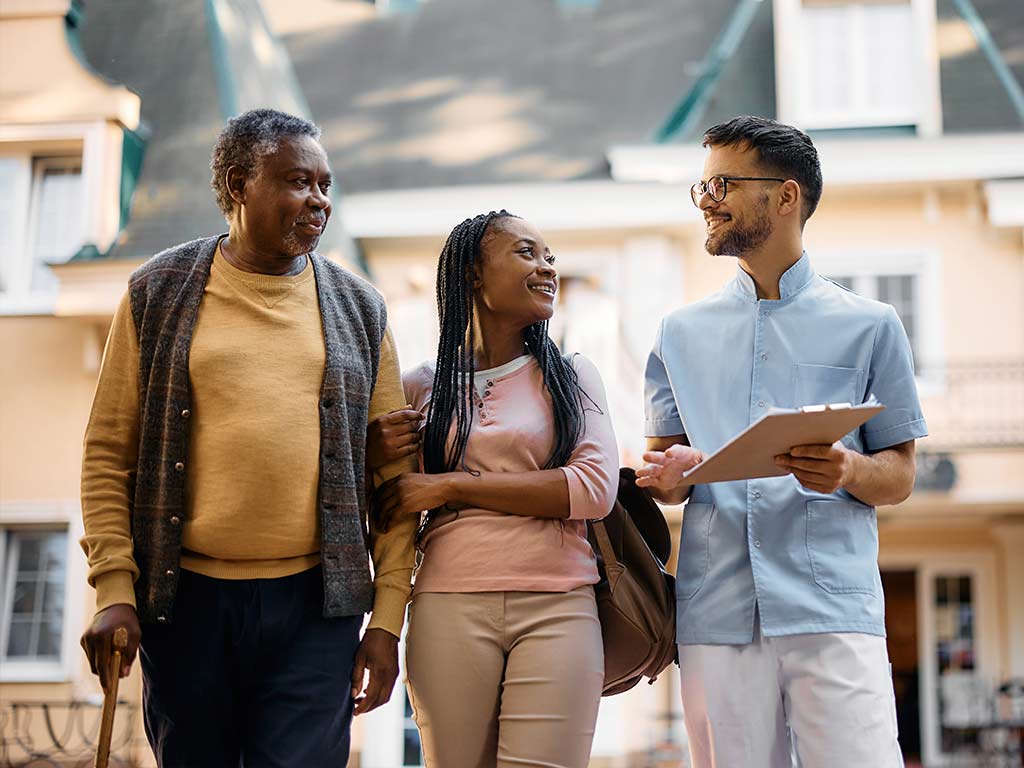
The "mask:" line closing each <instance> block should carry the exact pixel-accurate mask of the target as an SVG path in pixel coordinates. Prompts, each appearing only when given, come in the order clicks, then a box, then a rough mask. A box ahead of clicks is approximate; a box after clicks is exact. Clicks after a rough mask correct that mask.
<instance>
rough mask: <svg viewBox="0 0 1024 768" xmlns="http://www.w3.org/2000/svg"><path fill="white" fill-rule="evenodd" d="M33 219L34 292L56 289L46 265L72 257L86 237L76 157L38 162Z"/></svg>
mask: <svg viewBox="0 0 1024 768" xmlns="http://www.w3.org/2000/svg"><path fill="white" fill-rule="evenodd" d="M37 164H38V166H37V169H36V175H35V180H36V189H35V190H34V192H35V211H34V213H35V215H34V217H33V219H34V221H33V225H34V226H33V230H34V231H33V235H34V238H33V241H34V245H35V247H34V248H33V260H32V262H33V266H32V283H31V288H32V290H33V291H36V290H46V289H49V288H53V287H55V286H56V280H55V278H54V276H53V274H52V273H51V272H50V270H49V269H48V268H47V266H46V265H47V264H53V263H63V262H65V261H67V260H68V259H70V258H71V257H72V256H74V255H75V252H76V251H78V249H79V248H80V247H81V246H82V245H83V239H84V237H85V210H84V203H85V201H84V200H83V195H82V163H81V161H80V160H78V159H77V158H67V159H63V158H62V159H53V158H45V159H41V160H38V161H37Z"/></svg>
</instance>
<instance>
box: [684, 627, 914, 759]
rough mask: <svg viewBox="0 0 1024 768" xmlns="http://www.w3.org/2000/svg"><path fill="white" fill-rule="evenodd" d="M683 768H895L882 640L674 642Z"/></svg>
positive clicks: (852, 636) (839, 636)
mask: <svg viewBox="0 0 1024 768" xmlns="http://www.w3.org/2000/svg"><path fill="white" fill-rule="evenodd" d="M679 665H680V669H681V677H682V696H683V715H684V719H685V721H686V735H687V738H688V739H689V742H690V758H691V760H692V761H693V768H782V767H783V766H786V767H787V768H788V767H789V766H793V765H797V766H800V768H901V767H902V765H903V758H902V756H901V753H900V748H899V744H898V742H897V740H896V700H895V698H894V696H893V689H892V678H891V676H890V669H889V655H888V652H887V650H886V647H885V638H883V637H876V636H875V635H866V634H858V633H836V634H813V635H790V636H787V637H762V636H761V633H760V627H759V626H758V622H757V620H756V618H755V621H754V642H753V643H751V644H750V645H680V646H679Z"/></svg>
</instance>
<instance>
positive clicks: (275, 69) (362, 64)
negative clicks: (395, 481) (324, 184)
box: [78, 0, 1024, 257]
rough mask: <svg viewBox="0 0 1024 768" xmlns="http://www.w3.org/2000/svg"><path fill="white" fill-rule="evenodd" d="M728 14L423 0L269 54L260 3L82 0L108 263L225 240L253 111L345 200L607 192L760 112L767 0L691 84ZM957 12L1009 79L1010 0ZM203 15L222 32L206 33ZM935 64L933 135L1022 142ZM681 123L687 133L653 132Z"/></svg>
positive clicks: (977, 54) (975, 70)
mask: <svg viewBox="0 0 1024 768" xmlns="http://www.w3.org/2000/svg"><path fill="white" fill-rule="evenodd" d="M333 1H334V2H335V3H337V4H338V5H339V6H341V5H346V4H347V5H349V6H352V7H353V8H355V7H360V8H363V9H364V10H366V9H365V6H364V5H363V4H362V2H361V0H333ZM264 2H277V3H280V2H285V0H264ZM744 7H747V8H750V7H753V6H752V5H751V4H750V0H716V2H713V3H712V2H708V1H707V0H593V1H592V2H588V3H575V4H574V3H573V2H555V0H516V2H508V0H430V2H426V3H421V4H420V5H419V7H418V8H416V9H415V10H413V11H410V12H405V13H393V14H377V13H371V12H364V13H362V14H356V15H352V14H348V15H344V16H343V17H342V18H344V20H343V21H335V22H333V23H332V22H325V23H324V24H322V25H320V26H319V27H318V28H317V29H316V30H315V31H313V32H305V33H301V34H291V35H288V36H286V37H284V38H283V40H282V41H280V42H279V41H275V40H274V39H272V37H270V36H269V35H267V34H265V32H266V21H265V19H264V17H263V13H262V10H261V7H260V4H259V0H230V1H229V0H176V2H174V3H170V2H165V1H163V0H135V2H131V3H125V2H121V1H120V0H88V2H87V3H86V5H85V8H84V14H83V17H82V20H81V23H80V28H79V30H78V36H79V38H80V43H81V47H82V50H83V51H84V54H85V56H86V57H87V59H88V61H89V63H90V64H91V66H93V67H94V68H95V69H96V70H97V71H99V72H100V73H101V74H103V75H104V76H105V77H107V78H109V79H111V80H113V81H116V82H120V83H123V84H125V85H127V86H128V87H129V88H131V89H132V90H134V91H135V92H136V93H138V94H139V95H140V97H141V98H142V120H143V124H144V128H145V130H146V131H147V132H148V142H147V146H146V151H145V156H144V161H143V165H142V170H141V175H140V177H139V183H138V187H137V190H136V193H135V197H134V201H133V205H132V211H131V217H130V220H129V223H128V225H127V227H126V228H125V230H124V232H122V235H121V237H120V238H119V241H118V243H117V244H116V245H115V247H114V249H113V250H112V252H111V254H110V255H114V256H123V257H138V256H147V255H149V254H152V253H155V252H156V251H158V250H160V249H162V248H164V247H167V246H169V245H173V244H175V243H177V242H180V241H182V240H186V239H190V238H193V237H197V236H201V235H209V234H213V233H215V232H218V231H223V230H224V229H225V223H224V221H223V218H222V217H221V215H220V212H219V211H218V210H217V207H216V205H215V203H214V198H213V194H212V192H211V191H210V189H209V168H208V162H209V154H210V149H211V147H212V145H213V142H214V140H215V139H216V136H217V133H218V131H219V130H220V128H221V127H222V125H223V123H224V120H225V118H226V116H227V115H228V114H229V113H233V112H236V111H239V110H242V109H247V108H249V107H253V106H277V107H279V108H282V109H286V110H288V111H292V112H298V113H299V114H302V113H304V112H307V111H308V113H309V114H311V115H312V117H313V118H314V119H315V120H316V121H317V122H318V123H319V124H320V125H321V127H322V128H323V131H324V135H323V143H324V145H325V147H326V148H327V150H328V153H329V155H330V158H331V163H332V165H333V167H334V170H335V175H336V178H338V179H339V180H340V187H341V193H342V194H344V193H345V192H368V191H377V190H391V189H407V188H416V187H426V186H448V185H457V184H466V183H473V184H480V183H503V182H517V181H543V180H553V181H563V180H571V179H582V178H607V176H608V167H607V161H606V153H607V150H608V148H609V147H610V146H612V145H615V144H623V143H644V142H648V141H653V140H655V139H656V138H657V137H659V136H661V137H662V138H665V139H667V140H671V141H693V140H696V139H697V138H698V137H699V135H700V133H701V131H702V130H703V128H705V127H706V126H708V125H710V124H712V123H715V122H718V121H720V120H723V119H726V118H728V117H731V116H733V115H736V114H742V113H753V114H762V115H767V116H773V115H774V114H775V111H776V107H775V82H774V72H775V68H774V63H773V28H772V12H771V11H772V3H771V2H769V1H768V0H764V2H761V3H758V4H757V6H756V9H755V10H754V11H753V13H752V16H751V17H750V23H749V26H745V29H744V31H743V35H742V39H741V41H740V43H739V44H738V45H737V46H736V48H735V51H734V53H733V54H732V55H731V56H730V57H729V58H728V59H727V60H726V61H725V62H724V64H723V65H722V66H721V67H718V68H715V69H714V77H710V78H708V77H704V78H703V80H702V79H701V76H702V75H706V74H707V72H708V71H709V70H708V66H707V65H708V63H709V62H710V61H712V60H713V56H712V54H713V53H714V52H715V51H719V50H721V48H719V42H720V37H721V36H722V35H723V30H726V29H728V28H729V26H730V22H733V21H735V19H737V18H739V17H740V12H741V11H742V9H743V8H744ZM973 7H974V8H976V9H977V13H978V15H979V17H980V19H981V21H982V22H983V24H984V25H985V27H986V28H987V30H988V31H989V34H990V35H991V38H992V40H993V42H994V47H995V49H996V50H997V52H998V54H999V56H1000V57H1001V59H1002V61H1004V62H1005V63H1006V65H1007V66H1008V67H1009V71H1010V72H1011V73H1012V74H1013V76H1014V77H1016V79H1017V82H1024V2H1021V0H974V3H973ZM211 9H219V11H217V12H213V11H211ZM211 12H213V13H214V16H213V18H211V17H210V16H209V14H210V13H211ZM218 12H219V13H221V14H225V13H230V14H233V18H234V22H235V23H233V24H226V25H225V24H223V23H219V22H218V21H217V13H218ZM289 12H292V11H289ZM938 15H939V22H940V24H943V23H950V22H956V23H960V22H961V20H962V16H961V15H960V10H959V9H958V6H957V4H956V3H955V2H954V0H938ZM221 21H223V19H221ZM282 42H283V45H282V44H281V43H282ZM940 66H941V85H942V108H943V119H944V129H945V130H946V131H947V132H950V133H956V132H967V131H987V130H1013V129H1019V128H1020V126H1021V120H1020V117H1019V116H1018V115H1017V114H1016V112H1015V111H1014V109H1013V105H1012V102H1011V99H1010V97H1009V95H1008V92H1007V89H1006V86H1005V83H1001V82H1000V81H999V79H998V77H997V76H996V72H995V70H994V69H993V67H992V64H991V62H990V60H989V59H988V58H986V56H985V54H984V53H983V52H982V51H981V50H980V49H976V48H969V49H967V50H966V51H963V52H957V51H950V52H946V53H944V54H943V58H942V60H941V63H940ZM702 83H703V84H702ZM697 86H700V87H697ZM307 105H308V106H307ZM679 114H684V115H686V116H688V118H689V119H687V120H684V121H682V122H681V123H677V124H676V125H677V126H678V125H681V126H683V127H682V128H680V129H678V130H675V131H667V132H666V128H667V127H668V126H670V125H672V123H671V122H669V118H670V117H672V116H673V115H679ZM396 215H401V212H400V211H396ZM328 237H330V238H331V239H330V241H327V240H325V243H324V248H325V250H326V249H329V248H332V247H341V248H343V249H345V248H347V246H348V244H349V243H348V239H347V237H346V236H345V233H344V228H343V227H342V226H341V222H340V221H338V220H337V217H335V220H334V221H332V225H331V227H330V228H329V229H328Z"/></svg>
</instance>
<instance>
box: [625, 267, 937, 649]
mask: <svg viewBox="0 0 1024 768" xmlns="http://www.w3.org/2000/svg"><path fill="white" fill-rule="evenodd" d="M779 291H780V295H781V298H780V299H779V300H777V301H769V300H758V298H757V294H756V291H755V287H754V282H753V280H752V279H751V277H750V276H749V275H748V274H747V273H746V272H744V271H743V270H742V269H741V268H739V267H737V274H736V277H735V278H734V279H733V280H732V281H731V282H730V283H729V284H728V285H726V286H725V287H724V288H723V289H722V290H720V291H718V292H717V293H715V294H713V295H712V296H709V297H708V298H706V299H704V300H702V301H699V302H697V303H695V304H692V305H690V306H687V307H684V308H682V309H680V310H678V311H676V312H673V313H672V314H670V315H668V316H667V317H666V318H665V319H664V320H663V321H662V323H661V326H660V328H659V329H658V336H657V339H656V340H655V343H654V349H653V350H652V352H651V354H650V357H649V358H648V362H647V370H646V374H645V379H646V380H645V390H646V392H645V394H646V397H645V401H646V432H647V434H648V435H649V436H652V437H657V436H667V435H678V434H685V435H687V437H688V438H689V442H690V444H691V445H693V446H694V447H696V448H699V449H700V450H702V451H704V452H705V454H708V453H712V452H714V451H715V450H717V449H718V448H720V447H721V446H722V445H724V444H725V443H726V442H728V441H729V440H730V439H731V438H732V437H734V436H735V435H736V434H737V433H739V432H741V431H742V430H744V429H746V428H747V427H748V426H749V425H750V424H752V423H753V422H754V421H756V420H757V419H758V418H760V417H761V416H762V415H764V414H765V413H766V412H767V411H768V409H770V408H772V407H783V408H794V407H799V406H804V405H814V404H820V403H839V402H849V403H862V402H864V401H866V400H867V399H868V397H869V396H870V395H874V396H875V397H876V398H877V399H878V400H879V402H881V403H882V404H883V405H885V406H886V410H885V411H883V412H882V413H880V414H879V415H877V416H875V417H874V418H873V419H871V420H870V421H868V422H867V423H866V424H865V425H864V426H863V427H861V428H860V429H859V430H856V431H854V432H851V433H850V434H849V435H847V436H846V437H844V438H843V443H844V444H845V445H846V446H847V447H849V448H852V449H853V450H857V451H861V452H869V453H870V452H874V451H879V450H882V449H883V448H888V447H890V446H893V445H897V444H899V443H904V442H906V441H908V440H913V439H915V438H919V437H924V436H925V435H927V428H926V426H925V421H924V417H923V415H922V413H921V406H920V403H919V401H918V396H917V387H916V385H915V382H914V372H913V362H912V359H911V352H910V344H909V342H908V341H907V336H906V333H905V331H904V330H903V326H902V324H901V323H900V321H899V318H898V317H897V315H896V312H895V310H893V308H892V307H891V306H889V305H888V304H883V303H880V302H877V301H873V300H871V299H865V298H863V297H861V296H858V295H856V294H854V293H852V292H850V291H848V290H846V289H845V288H843V287H841V286H839V285H837V284H835V283H833V282H831V281H830V280H827V279H825V278H823V277H821V276H820V275H817V274H816V273H815V272H814V271H813V270H812V268H811V264H810V261H809V259H808V257H807V254H806V253H805V254H804V255H803V256H802V257H801V259H800V260H799V261H798V262H797V263H796V264H794V265H793V266H792V267H790V268H789V270H787V271H786V273H785V274H784V275H783V276H782V279H781V280H780V283H779ZM676 598H677V600H678V626H677V635H676V638H677V642H680V643H684V644H703V643H737V644H742V643H749V642H751V641H752V639H753V625H754V609H755V605H756V606H757V608H758V612H759V620H760V625H761V631H762V633H763V634H764V635H766V636H773V635H776V636H777V635H791V634H799V633H809V632H866V633H869V634H874V635H883V636H884V635H885V623H884V601H883V596H882V583H881V577H880V575H879V572H878V527H877V523H876V519H875V509H874V507H870V506H867V505H865V504H861V503H860V502H859V501H857V500H856V499H854V498H853V497H852V496H851V495H850V494H848V493H846V492H845V491H843V490H840V491H839V492H837V493H834V494H831V495H826V494H822V493H817V492H815V491H811V490H808V489H806V488H804V487H803V486H801V485H800V484H799V483H798V482H797V481H796V478H794V477H793V476H792V475H786V476H785V477H773V478H764V479H759V480H749V481H735V482H727V483H711V484H707V485H698V486H695V487H694V488H693V491H692V494H691V496H690V501H689V503H688V504H687V506H686V508H685V511H684V514H683V530H682V546H681V551H680V557H679V566H678V571H677V582H676Z"/></svg>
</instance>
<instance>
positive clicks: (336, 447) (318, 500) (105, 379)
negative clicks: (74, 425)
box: [82, 109, 416, 768]
mask: <svg viewBox="0 0 1024 768" xmlns="http://www.w3.org/2000/svg"><path fill="white" fill-rule="evenodd" d="M319 133H320V132H319V129H318V128H317V127H316V126H315V125H313V124H312V123H310V122H308V121H306V120H302V119H300V118H297V117H293V116H291V115H286V114H284V113H281V112H277V111H274V110H269V109H260V110H253V111H250V112H246V113H245V114H243V115H240V116H239V117H237V118H234V119H233V120H229V121H228V124H227V126H226V127H225V128H224V130H223V131H222V132H221V134H220V137H219V138H218V140H217V144H216V146H215V147H214V150H213V159H212V162H211V164H210V166H211V169H212V171H213V177H212V182H211V184H212V187H213V190H214V192H215V193H216V197H217V202H218V204H219V205H220V208H221V210H222V211H223V212H224V215H225V217H226V218H227V220H228V224H229V231H228V233H227V234H225V235H219V236H217V237H210V238H205V239H200V240H193V241H191V242H188V243H184V244H182V245H178V246H175V247H173V248H171V249H169V250H166V251H164V252H163V253H160V254H158V255H157V256H155V257H153V258H152V259H150V260H149V261H147V262H146V263H145V264H143V265H142V266H141V267H140V268H139V269H138V270H136V272H135V273H134V274H133V275H132V277H131V279H130V281H129V286H128V291H127V293H126V294H125V296H124V298H123V299H122V301H121V304H120V306H119V307H118V309H117V312H116V314H115V315H114V319H113V323H112V325H111V329H110V336H109V338H108V340H107V347H106V352H105V353H104V359H103V365H102V367H101V370H100V376H99V383H98V386H97V390H96V397H95V401H94V403H93V408H92V414H91V416H90V419H89V425H88V429H87V431H86V435H85V446H84V457H83V467H82V512H83V516H84V522H85V536H84V538H83V539H82V546H83V548H84V549H85V551H86V554H87V555H88V559H89V567H90V570H89V581H90V583H91V584H92V585H93V586H94V587H95V588H96V602H97V605H96V607H97V613H96V616H95V618H94V619H93V622H92V625H91V626H90V627H89V629H88V630H86V632H85V634H84V635H83V637H82V646H83V648H84V649H85V651H86V654H87V655H88V657H89V661H90V664H91V665H92V669H93V672H94V673H96V674H98V675H99V676H100V679H101V682H102V684H103V686H104V688H107V687H109V685H110V683H111V682H112V675H113V674H115V672H114V671H111V670H110V668H109V663H110V658H111V642H112V640H111V638H112V636H113V633H114V631H115V629H117V628H118V627H122V626H123V627H126V628H127V629H128V636H129V646H128V649H127V651H126V653H125V654H124V656H123V658H124V662H123V664H122V667H121V669H120V670H117V671H116V673H117V674H120V676H122V677H123V676H125V675H127V673H128V671H129V670H130V667H131V665H132V662H133V661H134V658H135V655H136V651H137V650H138V651H140V652H141V653H140V657H141V664H142V674H143V686H144V712H145V723H146V733H147V735H148V736H149V740H150V744H151V745H152V747H153V751H154V753H155V754H156V758H157V762H158V763H159V765H160V766H161V768H170V767H171V766H188V767H189V768H197V767H200V766H217V767H218V768H220V766H225V765H245V766H314V765H337V766H344V765H345V763H346V761H347V759H348V752H349V726H350V724H351V716H352V714H353V710H354V712H355V713H356V714H359V713H361V712H367V711H369V710H371V709H373V708H374V707H377V706H379V705H380V704H383V703H384V702H385V701H387V700H388V697H389V696H390V693H391V689H392V687H393V685H394V682H395V678H396V676H397V672H398V636H399V634H400V632H401V627H402V620H403V615H404V610H405V603H406V601H407V599H408V595H409V590H410V578H411V573H412V565H413V552H414V550H413V538H414V534H415V526H416V521H415V519H414V518H411V517H409V518H408V519H407V520H405V521H399V522H398V523H397V524H396V525H393V526H391V527H390V528H389V529H388V531H387V532H378V531H375V530H374V529H373V527H372V526H370V525H368V522H367V517H368V516H367V501H366V498H367V495H368V490H367V488H366V483H367V482H369V481H368V480H367V476H366V466H367V465H366V433H367V424H368V423H369V421H370V420H372V419H374V418H375V417H377V416H379V415H381V414H384V413H387V412H389V411H392V410H395V409H397V408H401V407H402V406H403V405H404V404H405V398H404V395H403V394H402V384H401V379H400V372H399V371H400V369H399V365H398V358H397V354H396V352H395V348H394V344H393V342H392V339H391V335H390V333H389V331H388V328H387V316H386V310H385V306H384V301H383V299H382V298H381V296H380V295H379V294H378V293H377V292H376V291H375V290H374V289H373V288H372V287H370V286H369V285H368V284H367V283H365V282H364V281H363V280H360V279H359V278H357V277H356V276H354V275H353V274H351V273H350V272H348V271H346V270H344V269H342V268H341V267H339V266H337V265H336V264H334V263H332V262H331V261H329V260H328V259H325V258H324V257H322V256H320V255H318V254H317V253H315V251H314V249H315V248H316V246H317V243H318V242H319V240H320V236H321V234H322V233H323V231H324V227H325V226H326V225H327V221H328V219H329V217H330V214H331V202H330V199H329V188H330V185H331V174H330V169H329V167H328V163H327V156H326V154H325V152H324V150H323V148H322V147H321V145H320V143H319V141H318V138H319ZM413 461H414V457H411V458H409V459H406V460H405V462H404V463H403V462H395V463H393V464H390V465H388V466H387V467H386V468H385V470H384V471H382V472H380V473H378V475H377V477H376V478H375V480H376V481H377V482H382V481H383V480H386V479H388V478H390V477H393V476H395V475H397V474H399V473H401V472H404V471H407V470H409V469H412V468H414V467H413V465H412V463H413ZM368 551H369V552H371V553H372V559H373V566H374V569H373V570H374V573H373V576H372V577H371V572H370V564H369V562H368V557H367V552H368ZM370 610H372V617H371V619H370V622H369V627H368V629H367V630H366V632H365V634H364V636H363V638H362V641H361V642H360V639H359V632H360V628H361V626H362V622H363V614H364V613H366V612H367V611H370ZM140 641H141V644H140ZM366 672H368V673H369V683H368V684H367V685H366V686H365V687H364V674H365V673H366Z"/></svg>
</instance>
